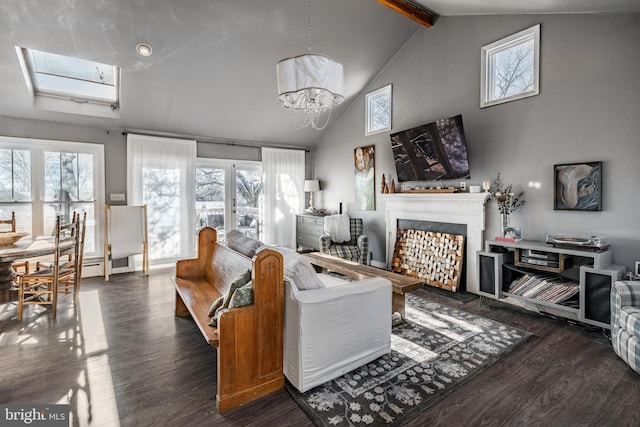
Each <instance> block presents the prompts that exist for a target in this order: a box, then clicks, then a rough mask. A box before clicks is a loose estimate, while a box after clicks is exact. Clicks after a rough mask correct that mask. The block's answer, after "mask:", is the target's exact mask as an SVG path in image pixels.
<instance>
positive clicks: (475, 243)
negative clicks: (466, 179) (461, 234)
mask: <svg viewBox="0 0 640 427" xmlns="http://www.w3.org/2000/svg"><path fill="white" fill-rule="evenodd" d="M488 198H489V193H473V194H472V193H424V194H423V193H418V194H415V193H398V194H385V195H384V196H383V197H382V200H383V201H384V203H385V205H384V218H385V224H386V231H387V236H386V237H387V246H386V249H387V254H386V255H387V257H386V259H387V268H391V258H392V257H393V248H394V245H395V242H396V237H397V229H398V220H399V219H408V220H416V221H431V222H442V223H449V224H465V225H466V226H467V238H466V241H465V246H466V251H465V253H466V263H467V277H466V279H467V280H466V284H467V285H466V286H467V291H468V292H472V293H478V290H479V284H478V268H477V262H476V252H477V251H479V250H481V249H482V248H483V242H484V230H485V203H486V201H487V199H488Z"/></svg>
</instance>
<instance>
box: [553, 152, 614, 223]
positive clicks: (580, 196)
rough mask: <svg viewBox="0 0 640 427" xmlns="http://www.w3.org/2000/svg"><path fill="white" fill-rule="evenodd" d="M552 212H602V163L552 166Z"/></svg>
mask: <svg viewBox="0 0 640 427" xmlns="http://www.w3.org/2000/svg"><path fill="white" fill-rule="evenodd" d="M553 177H554V180H553V182H554V192H553V193H554V194H553V209H554V210H577V211H601V210H602V162H585V163H569V164H560V165H554V166H553Z"/></svg>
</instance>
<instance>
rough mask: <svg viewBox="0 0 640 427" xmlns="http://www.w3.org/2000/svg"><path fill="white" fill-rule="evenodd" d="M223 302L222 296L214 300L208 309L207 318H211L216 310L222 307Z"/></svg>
mask: <svg viewBox="0 0 640 427" xmlns="http://www.w3.org/2000/svg"><path fill="white" fill-rule="evenodd" d="M223 302H224V295H221V296H219V297H218V298H216V300H215V301H214V302H213V304H211V307H209V317H211V316H213V315H214V314H216V310H217V309H218V308H220V307H222V303H223Z"/></svg>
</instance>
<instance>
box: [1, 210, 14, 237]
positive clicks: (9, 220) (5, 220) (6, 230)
mask: <svg viewBox="0 0 640 427" xmlns="http://www.w3.org/2000/svg"><path fill="white" fill-rule="evenodd" d="M6 225H9V227H6ZM15 232H16V213H15V212H11V218H2V219H0V233H15Z"/></svg>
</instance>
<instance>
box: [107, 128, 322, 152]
mask: <svg viewBox="0 0 640 427" xmlns="http://www.w3.org/2000/svg"><path fill="white" fill-rule="evenodd" d="M110 130H111V129H108V130H107V133H109V132H110ZM129 133H134V134H137V135H144V136H158V137H165V138H179V139H195V141H196V142H204V143H207V144H219V145H229V146H233V147H248V148H262V147H267V148H282V149H288V150H304V151H305V152H306V153H309V152H311V148H309V147H297V146H294V145H282V144H271V143H268V142H266V143H262V142H251V141H242V140H236V139H222V138H205V137H201V136H195V135H187V134H183V133H171V132H153V131H145V130H138V129H122V135H127V134H129Z"/></svg>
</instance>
